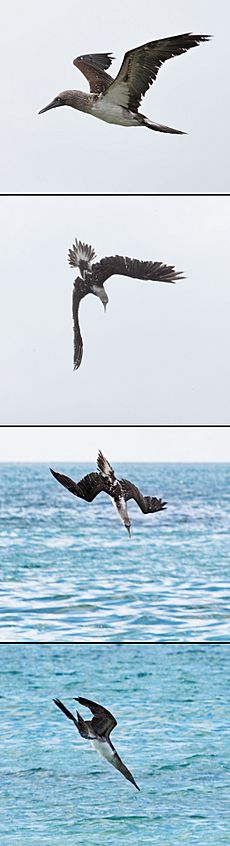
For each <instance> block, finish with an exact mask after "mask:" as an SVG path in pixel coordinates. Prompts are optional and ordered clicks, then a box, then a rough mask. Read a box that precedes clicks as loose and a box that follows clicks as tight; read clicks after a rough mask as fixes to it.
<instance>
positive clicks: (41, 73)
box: [0, 0, 230, 193]
mask: <svg viewBox="0 0 230 846" xmlns="http://www.w3.org/2000/svg"><path fill="white" fill-rule="evenodd" d="M229 30H230V6H229V2H228V0H221V2H220V3H217V2H216V0H202V2H201V0H193V2H192V3H191V2H185V0H161V2H160V3H152V4H151V3H150V0H142V2H141V3H140V2H139V0H126V2H125V3H124V2H123V0H116V3H114V2H112V3H111V2H110V3H108V0H97V2H96V3H94V2H92V0H85V2H84V3H82V2H80V0H65V2H60V0H48V2H47V0H39V2H38V0H35V2H31V0H21V2H20V3H19V2H16V0H14V2H9V3H4V4H2V10H1V30H0V69H1V79H2V80H4V84H3V85H2V88H1V174H0V191H1V192H5V193H8V192H13V193H17V192H19V193H20V192H21V193H24V192H28V193H33V192H36V193H42V192H43V193H47V192H53V193H56V192H64V193H65V192H66V193H69V192H70V193H72V192H73V193H81V192H82V193H84V192H87V193H94V192H99V193H100V192H103V193H110V192H115V193H119V192H138V193H141V192H147V193H149V192H150V193H151V192H154V193H155V192H156V193H158V192H159V193H161V192H166V193H167V192H169V193H171V192H174V193H177V192H179V193H180V192H182V193H186V192H209V193H211V192H224V193H227V192H229V190H230V170H229V131H230V110H229V105H228V103H229ZM191 31H192V32H195V33H204V34H206V33H207V34H209V33H210V34H212V35H213V41H212V42H211V43H207V44H204V45H202V46H199V47H197V48H196V49H193V50H191V51H189V52H188V53H187V54H185V55H183V56H180V57H179V58H177V59H172V60H170V61H168V62H166V63H165V65H164V67H163V68H162V69H161V70H160V72H159V75H158V79H157V82H156V83H155V84H154V85H153V86H152V87H151V90H150V91H148V93H147V95H146V97H145V99H144V101H143V103H142V106H141V111H142V112H143V113H144V114H146V115H147V116H148V117H149V118H151V119H152V120H155V121H156V122H158V123H165V124H168V125H169V126H170V125H171V126H173V127H176V128H178V129H182V130H184V131H186V132H188V136H181V137H180V136H179V137H178V136H175V137H174V136H170V135H162V134H159V133H155V132H150V131H149V130H147V129H142V128H141V129H139V128H133V129H127V128H124V127H117V126H112V125H109V124H106V123H103V122H102V121H99V120H96V119H95V118H93V117H91V116H89V115H86V114H82V113H80V112H76V111H75V110H73V109H70V108H67V107H66V108H62V109H54V110H52V111H51V112H48V113H47V114H43V115H40V116H38V111H39V109H41V108H42V107H44V106H45V105H47V103H49V102H50V101H51V100H52V99H53V98H54V97H55V96H56V95H57V94H59V92H60V91H63V90H66V89H72V88H74V89H82V90H84V91H87V90H88V86H87V82H86V80H85V79H84V77H83V76H82V74H81V73H80V71H78V70H77V69H76V68H75V67H74V66H73V64H72V61H73V59H74V58H75V57H76V56H78V55H80V54H84V53H90V52H91V53H92V52H94V53H95V52H109V51H110V52H113V53H114V55H115V56H116V61H115V62H114V63H113V66H112V75H114V76H116V74H117V72H118V70H119V67H120V65H121V62H122V59H123V56H124V53H125V52H126V51H127V50H129V49H131V48H133V47H136V46H139V45H140V44H143V43H145V42H147V41H152V40H154V39H158V38H164V37H168V36H172V35H177V34H180V33H183V32H191Z"/></svg>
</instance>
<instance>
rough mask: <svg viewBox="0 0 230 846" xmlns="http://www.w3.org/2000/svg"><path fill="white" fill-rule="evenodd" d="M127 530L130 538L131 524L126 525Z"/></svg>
mask: <svg viewBox="0 0 230 846" xmlns="http://www.w3.org/2000/svg"><path fill="white" fill-rule="evenodd" d="M125 528H126V529H127V532H128V534H129V538H131V526H126V527H125Z"/></svg>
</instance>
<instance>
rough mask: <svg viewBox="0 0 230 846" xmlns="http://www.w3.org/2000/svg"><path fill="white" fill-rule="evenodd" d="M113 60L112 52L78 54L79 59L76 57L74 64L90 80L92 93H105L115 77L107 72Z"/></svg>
mask: <svg viewBox="0 0 230 846" xmlns="http://www.w3.org/2000/svg"><path fill="white" fill-rule="evenodd" d="M112 60H113V56H112V54H111V53H90V54H89V55H86V56H77V59H74V62H73V64H74V65H75V67H76V68H78V70H80V71H81V73H83V75H84V76H85V78H86V79H87V81H88V82H89V87H90V91H91V93H92V94H105V93H106V91H107V89H108V88H109V86H110V85H111V83H112V82H113V77H112V76H110V75H109V74H108V73H105V70H106V68H109V67H110V65H111V62H112Z"/></svg>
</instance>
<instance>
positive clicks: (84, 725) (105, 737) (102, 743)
mask: <svg viewBox="0 0 230 846" xmlns="http://www.w3.org/2000/svg"><path fill="white" fill-rule="evenodd" d="M53 701H54V702H55V705H57V707H58V708H60V710H61V711H63V714H65V716H66V717H68V719H69V720H72V722H73V723H74V725H75V726H76V728H77V729H78V731H79V734H80V735H81V737H84V738H85V739H86V740H90V741H91V743H92V746H93V747H94V749H96V752H98V753H99V755H102V757H103V758H106V760H107V761H108V763H109V764H112V766H113V767H116V769H117V770H119V771H120V773H122V775H123V776H124V777H125V778H127V780H128V781H131V783H132V784H134V786H135V787H136V788H137V790H140V788H139V787H138V785H137V784H136V782H135V780H134V778H133V776H132V773H131V772H130V770H128V768H127V767H126V766H125V764H123V761H122V760H121V758H120V756H119V755H118V753H117V752H116V749H115V747H114V746H113V744H112V743H111V740H110V734H111V731H113V729H114V728H115V726H116V725H117V721H116V720H115V717H113V715H112V714H110V711H107V708H103V706H102V705H98V704H97V702H92V700H91V699H83V697H82V696H79V697H77V698H76V699H75V702H80V705H84V706H85V707H86V708H89V710H90V711H91V712H92V714H93V715H94V716H93V718H92V720H83V717H82V716H81V714H79V712H78V711H77V719H76V717H74V715H73V714H71V711H69V710H68V708H66V706H65V705H63V703H62V702H60V699H54V700H53Z"/></svg>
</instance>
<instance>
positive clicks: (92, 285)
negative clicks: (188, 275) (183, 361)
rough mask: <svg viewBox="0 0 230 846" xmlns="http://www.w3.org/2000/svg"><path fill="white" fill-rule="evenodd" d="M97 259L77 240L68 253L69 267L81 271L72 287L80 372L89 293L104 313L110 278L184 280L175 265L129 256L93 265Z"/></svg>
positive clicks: (75, 346)
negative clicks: (82, 316)
mask: <svg viewBox="0 0 230 846" xmlns="http://www.w3.org/2000/svg"><path fill="white" fill-rule="evenodd" d="M94 256H95V252H94V249H93V248H92V247H91V246H88V245H87V244H83V243H82V242H81V241H78V240H77V238H76V239H75V243H74V244H73V246H72V248H71V249H70V250H69V256H68V260H69V264H70V266H71V267H77V268H78V270H79V271H80V273H79V276H77V277H76V279H75V282H74V286H73V298H72V313H73V329H74V360H73V365H74V367H73V369H74V370H78V368H79V367H80V364H81V361H82V356H83V339H82V334H81V329H80V323H79V307H80V303H81V300H82V299H83V297H86V296H87V294H94V296H96V297H98V298H99V299H100V300H101V302H102V305H103V307H104V310H106V306H107V304H108V302H109V298H108V295H107V293H106V290H105V288H104V283H105V282H106V280H107V279H109V278H110V277H111V276H114V275H119V276H129V277H131V278H132V279H141V280H143V281H145V282H148V281H153V282H169V283H175V282H177V281H178V280H181V279H184V278H185V277H184V276H183V274H182V273H180V272H179V273H178V272H177V271H176V270H175V268H174V266H173V265H167V264H163V263H162V262H159V261H154V262H152V261H139V259H131V258H128V257H127V256H106V257H105V258H103V259H101V261H99V262H95V263H93V258H94Z"/></svg>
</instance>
